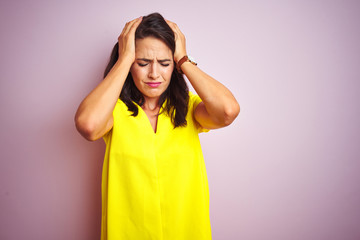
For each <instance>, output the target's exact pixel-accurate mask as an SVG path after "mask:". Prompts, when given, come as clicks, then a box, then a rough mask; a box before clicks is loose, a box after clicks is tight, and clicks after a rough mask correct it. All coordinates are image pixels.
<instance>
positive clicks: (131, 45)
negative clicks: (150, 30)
mask: <svg viewBox="0 0 360 240" xmlns="http://www.w3.org/2000/svg"><path fill="white" fill-rule="evenodd" d="M141 21H142V17H139V18H136V19H134V20H132V21H130V22H127V23H126V24H125V27H124V29H123V30H122V32H121V34H120V36H119V37H118V44H119V59H129V60H131V63H133V62H134V61H135V32H136V29H137V27H138V26H139V24H140V23H141Z"/></svg>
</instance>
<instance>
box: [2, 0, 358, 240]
mask: <svg viewBox="0 0 360 240" xmlns="http://www.w3.org/2000/svg"><path fill="white" fill-rule="evenodd" d="M290 2H291V3H290ZM154 11H158V12H160V13H162V14H163V15H164V17H166V18H168V19H170V20H173V21H175V22H176V23H178V25H179V26H180V29H181V30H182V31H183V32H184V34H185V35H186V37H187V43H188V52H189V53H190V54H191V55H192V56H194V57H195V58H196V59H197V61H198V62H199V67H200V68H202V69H203V70H205V71H206V72H208V73H209V74H210V75H212V76H214V77H215V78H217V79H218V80H220V81H221V82H222V83H223V84H225V85H226V86H227V87H229V88H230V89H231V90H232V92H233V93H234V95H235V96H236V98H237V99H238V101H239V103H240V105H241V113H240V115H239V117H238V119H237V120H236V121H235V122H234V123H233V125H231V126H229V127H227V128H224V129H221V130H217V131H211V132H210V133H207V134H202V135H201V141H202V146H203V151H204V155H205V161H206V166H207V171H208V177H209V184H210V197H211V201H210V205H211V209H210V213H211V222H212V230H213V236H214V239H218V240H222V239H226V240H232V239H234V240H235V239H244V240H269V239H270V240H273V239H274V240H275V239H276V240H289V239H290V240H300V239H301V240H315V239H316V240H322V239H324V240H325V239H326V240H358V239H360V174H359V170H360V148H359V147H360V124H359V123H360V106H359V100H360V44H359V43H360V27H359V23H360V14H359V12H360V3H359V2H358V1H340V0H339V1H320V0H319V1H300V0H298V1H235V0H234V1H225V0H223V1H217V2H215V3H214V2H210V1H205V0H201V1H193V0H191V1H190V0H182V1H130V0H129V1H110V0H108V1H95V0H93V1H81V0H71V1H70V0H67V1H57V2H54V1H45V0H43V1H41V0H32V1H25V0H22V1H11V0H8V1H1V3H0V32H1V37H0V39H1V44H0V61H1V64H0V68H1V69H0V70H1V72H0V78H1V86H0V104H1V105H0V106H1V108H0V110H1V118H0V121H1V124H0V127H1V129H0V130H1V143H0V147H1V151H0V157H1V166H0V204H1V205H0V208H1V209H0V239H2V240H18V239H51V240H57V239H59V240H63V239H68V240H89V239H99V235H100V214H101V209H100V206H101V199H100V182H101V168H102V160H103V153H104V143H103V142H102V140H100V141H97V142H95V143H90V142H87V141H86V140H84V139H83V138H82V137H81V136H80V135H79V134H78V133H77V132H76V130H75V127H74V123H73V117H74V114H75V111H76V109H77V106H78V105H79V103H80V101H81V100H82V99H83V98H84V97H85V96H86V94H87V93H88V92H89V91H90V90H91V89H92V88H93V87H95V85H96V84H97V83H98V82H99V81H101V79H102V73H103V70H104V68H105V65H106V63H107V61H108V58H109V55H110V51H111V49H112V46H113V44H114V43H115V42H116V40H117V37H118V35H119V33H120V32H121V30H122V28H123V26H124V25H125V23H126V21H129V20H130V19H133V18H136V17H138V16H140V15H146V14H148V13H151V12H154Z"/></svg>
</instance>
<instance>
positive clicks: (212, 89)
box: [167, 21, 240, 129]
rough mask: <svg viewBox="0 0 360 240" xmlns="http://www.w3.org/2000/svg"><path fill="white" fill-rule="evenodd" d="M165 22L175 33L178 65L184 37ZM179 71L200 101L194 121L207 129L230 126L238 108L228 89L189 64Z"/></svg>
mask: <svg viewBox="0 0 360 240" xmlns="http://www.w3.org/2000/svg"><path fill="white" fill-rule="evenodd" d="M167 22H168V24H169V26H170V27H171V28H172V30H173V31H174V33H175V40H176V50H175V53H174V60H175V62H176V63H178V62H179V60H180V59H181V58H182V57H184V56H185V55H187V54H186V44H185V36H184V34H182V32H181V31H180V29H179V28H178V26H177V25H176V24H175V23H172V22H170V21H167ZM181 70H182V71H183V73H184V74H185V75H186V77H187V78H188V79H189V81H190V83H191V85H192V86H193V87H194V89H195V91H196V92H197V94H198V95H199V97H200V98H201V100H202V103H200V104H199V105H198V106H197V108H196V109H195V112H194V116H195V119H196V121H197V122H198V123H199V124H200V125H201V126H202V127H203V128H207V129H215V128H221V127H225V126H227V125H229V124H231V123H232V122H233V121H234V120H235V118H236V117H237V115H238V114H239V112H240V106H239V104H238V102H237V101H236V99H235V97H234V96H233V95H232V93H231V92H230V91H229V89H227V88H226V87H225V86H224V85H222V84H221V83H220V82H218V81H216V80H215V79H214V78H212V77H210V76H209V75H207V74H206V73H205V72H203V71H202V70H200V69H199V68H198V67H197V66H195V65H193V64H192V63H190V62H185V63H183V64H182V65H181Z"/></svg>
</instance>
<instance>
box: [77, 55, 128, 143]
mask: <svg viewBox="0 0 360 240" xmlns="http://www.w3.org/2000/svg"><path fill="white" fill-rule="evenodd" d="M131 64H132V63H131V62H130V61H127V60H123V61H120V60H119V61H117V62H116V63H115V65H114V66H113V68H112V69H111V70H110V72H109V73H108V75H107V76H106V77H105V78H104V80H103V81H101V83H100V84H99V85H98V86H97V87H96V88H95V89H94V90H93V91H91V93H90V94H89V95H88V96H87V97H86V98H85V99H84V100H83V101H82V102H81V104H80V106H79V108H78V110H77V112H76V115H75V122H76V127H77V129H78V131H79V132H80V133H81V134H82V135H83V136H84V137H85V138H86V139H88V140H96V139H98V138H100V137H102V136H103V134H105V133H106V132H107V131H108V130H109V129H110V128H111V127H112V112H113V110H114V107H115V104H116V102H117V100H118V98H119V96H120V93H121V90H122V87H123V85H124V82H125V80H126V77H127V75H128V73H129V69H130V67H131Z"/></svg>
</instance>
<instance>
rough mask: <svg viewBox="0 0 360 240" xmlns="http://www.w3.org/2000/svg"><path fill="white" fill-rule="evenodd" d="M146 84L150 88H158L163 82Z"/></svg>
mask: <svg viewBox="0 0 360 240" xmlns="http://www.w3.org/2000/svg"><path fill="white" fill-rule="evenodd" d="M146 84H147V85H148V86H149V87H152V88H157V87H158V86H160V84H161V82H147V83H146Z"/></svg>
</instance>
